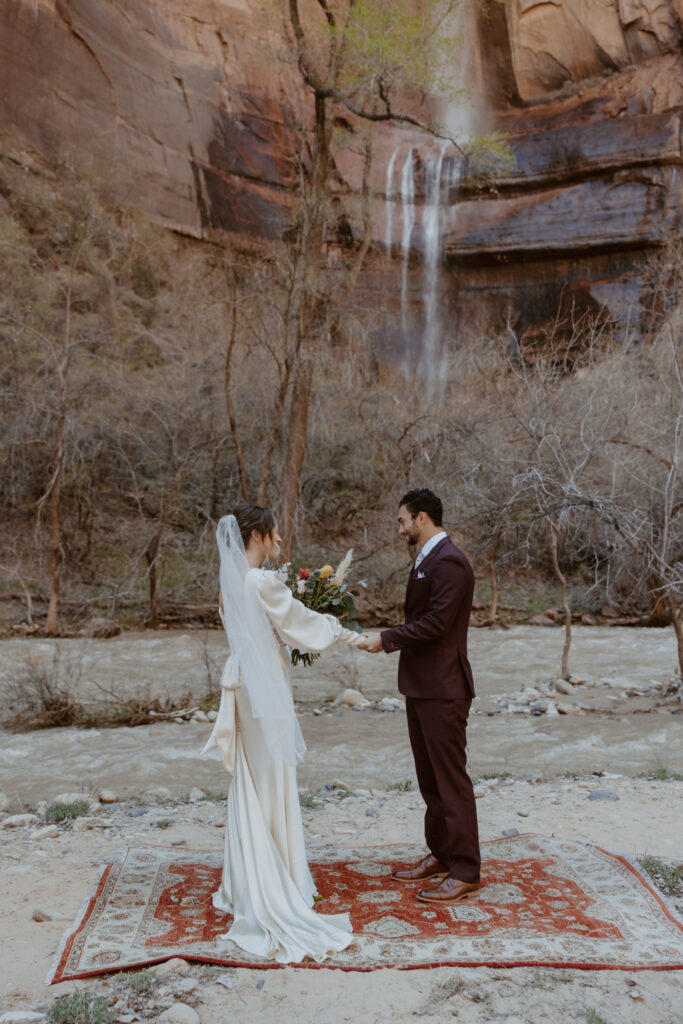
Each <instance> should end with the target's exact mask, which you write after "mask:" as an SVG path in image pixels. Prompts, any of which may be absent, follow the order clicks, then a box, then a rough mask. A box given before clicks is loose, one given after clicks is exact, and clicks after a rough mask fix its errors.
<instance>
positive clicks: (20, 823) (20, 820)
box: [2, 814, 38, 828]
mask: <svg viewBox="0 0 683 1024" xmlns="http://www.w3.org/2000/svg"><path fill="white" fill-rule="evenodd" d="M37 824H38V817H37V815H35V814H11V815H10V816H9V818H5V819H4V821H3V822H2V828H25V827H26V825H37Z"/></svg>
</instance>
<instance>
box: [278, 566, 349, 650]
mask: <svg viewBox="0 0 683 1024" xmlns="http://www.w3.org/2000/svg"><path fill="white" fill-rule="evenodd" d="M352 558H353V548H349V550H348V551H347V552H346V554H345V555H344V557H343V559H342V560H341V562H340V563H339V565H338V566H337V568H336V569H333V568H332V566H331V565H323V566H321V567H320V568H319V569H310V568H308V567H299V566H296V565H295V564H294V563H293V562H288V563H287V564H286V565H283V566H282V568H281V569H279V570H278V572H279V574H280V576H281V577H282V580H283V582H284V583H285V585H286V586H287V587H289V589H290V590H291V592H292V593H293V594H294V596H295V597H296V598H297V600H299V601H301V602H302V604H304V605H305V606H306V607H307V608H311V609H312V610H313V611H314V612H321V613H322V614H324V615H334V617H335V618H337V619H339V621H340V622H341V624H342V626H344V627H345V628H346V629H352V630H353V631H354V632H356V633H361V632H362V630H361V627H360V625H359V623H358V615H359V613H358V609H357V608H356V604H355V601H354V598H355V597H358V594H359V591H358V590H355V589H354V590H351V589H350V588H349V585H348V583H346V577H347V575H348V572H349V569H350V567H351V560H352ZM357 586H359V587H365V586H366V584H365V580H360V581H359V582H358V584H357ZM319 657H320V655H319V654H312V653H309V652H308V651H300V650H299V649H298V648H295V649H294V650H293V651H292V665H299V664H302V665H306V666H308V665H312V664H313V662H314V661H316V660H317V659H318V658H319Z"/></svg>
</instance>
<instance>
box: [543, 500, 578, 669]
mask: <svg viewBox="0 0 683 1024" xmlns="http://www.w3.org/2000/svg"><path fill="white" fill-rule="evenodd" d="M548 526H549V528H550V550H551V552H552V556H553V569H554V570H555V575H556V576H557V579H558V580H559V583H560V589H561V591H562V608H563V611H564V649H563V651H562V678H563V679H566V680H567V681H569V648H570V646H571V642H572V613H571V611H570V610H569V600H568V597H567V577H566V576H565V575H564V573H563V572H562V570H561V569H560V563H559V560H558V557H557V538H558V535H559V530H558V528H557V526H556V525H555V523H554V522H553V521H552V519H549V520H548Z"/></svg>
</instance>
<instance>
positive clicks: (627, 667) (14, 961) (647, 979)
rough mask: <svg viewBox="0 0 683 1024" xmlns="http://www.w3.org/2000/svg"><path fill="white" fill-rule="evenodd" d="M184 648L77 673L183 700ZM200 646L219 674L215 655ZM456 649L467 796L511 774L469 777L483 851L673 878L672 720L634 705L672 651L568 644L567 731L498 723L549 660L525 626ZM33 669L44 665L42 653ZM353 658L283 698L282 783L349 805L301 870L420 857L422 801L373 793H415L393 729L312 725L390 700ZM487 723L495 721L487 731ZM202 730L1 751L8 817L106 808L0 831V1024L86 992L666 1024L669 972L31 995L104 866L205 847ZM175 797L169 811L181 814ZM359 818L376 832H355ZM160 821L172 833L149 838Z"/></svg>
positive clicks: (222, 1017) (646, 642)
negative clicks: (338, 790) (655, 861)
mask: <svg viewBox="0 0 683 1024" xmlns="http://www.w3.org/2000/svg"><path fill="white" fill-rule="evenodd" d="M510 634H512V636H511V635H510ZM187 636H188V635H186V634H175V635H172V636H170V637H159V636H152V637H150V636H149V635H139V636H136V637H124V638H117V639H116V640H115V641H108V642H100V643H101V646H99V647H96V646H95V645H93V646H92V647H91V648H90V649H89V650H90V651H92V652H93V655H96V657H94V660H93V665H96V664H99V666H100V667H99V669H97V668H96V667H93V668H92V670H91V672H90V674H91V675H92V677H93V678H100V679H106V681H107V685H109V684H110V683H111V682H112V681H113V680H118V683H119V684H120V685H121V686H124V685H125V686H130V687H131V689H134V688H137V687H139V686H141V685H148V684H150V685H159V686H161V685H162V682H163V680H164V678H166V680H168V679H169V678H175V680H176V681H177V685H178V686H179V687H181V690H182V688H183V687H184V688H187V685H186V684H187V681H188V680H187V677H183V679H182V682H181V681H180V673H178V672H177V673H176V675H175V677H173V676H172V675H171V672H170V666H171V665H176V666H177V665H178V664H186V665H187V666H188V672H189V671H190V669H189V666H190V665H191V664H192V666H193V668H192V671H196V672H197V677H196V683H195V686H198V685H200V682H201V679H202V676H201V672H200V670H199V669H197V666H196V665H195V664H194V662H192V661H191V658H182V657H179V655H181V654H182V652H183V651H185V652H187V651H188V650H189V651H194V652H195V654H196V651H197V642H196V639H195V638H194V637H190V638H189V639H187ZM183 637H185V639H184V640H183V639H182V638H183ZM156 640H161V641H163V642H161V643H159V644H157V643H155V644H154V646H153V647H152V648H151V649H150V651H151V656H150V657H149V658H145V659H142V656H141V651H142V650H143V648H144V645H146V644H148V643H150V642H151V641H156ZM210 640H211V643H215V645H216V655H217V658H218V660H220V652H221V646H220V643H219V640H220V638H219V637H215V636H211V637H210ZM473 641H474V643H473V648H474V653H473V660H475V665H476V666H477V668H478V676H477V678H478V681H479V689H480V693H481V694H482V696H481V699H480V701H479V702H478V704H477V705H475V708H476V711H477V713H476V714H474V715H473V717H472V720H471V727H470V764H471V769H472V774H473V776H474V777H475V778H477V777H480V776H481V775H484V774H490V773H495V772H497V773H502V772H509V773H510V777H509V778H503V779H501V778H493V779H481V778H480V779H479V781H478V782H477V783H476V791H477V794H478V809H479V817H480V828H481V834H482V839H492V838H496V837H497V836H499V835H500V834H501V832H502V831H503V830H504V829H510V828H517V829H519V831H520V832H537V833H543V834H547V835H553V834H554V835H557V836H566V837H573V838H579V839H584V840H587V841H590V842H594V843H596V844H598V845H601V846H603V847H605V848H607V849H610V850H613V851H616V852H622V853H626V854H627V855H628V856H630V857H632V858H634V857H637V856H640V855H643V854H650V855H654V856H658V857H661V858H663V859H664V860H666V861H668V862H669V863H680V861H681V859H682V856H681V851H682V850H683V813H681V812H682V810H683V782H681V781H678V780H671V779H660V780H648V779H646V778H643V777H641V776H642V773H644V772H652V770H653V769H655V768H660V769H661V768H667V769H668V771H669V772H670V773H671V772H681V771H683V749H682V744H681V741H680V740H681V737H680V733H681V716H680V714H674V713H672V708H671V707H669V708H663V707H658V706H657V700H656V690H655V689H654V688H653V691H652V695H651V697H650V698H648V697H647V694H646V691H647V688H648V687H649V686H651V685H653V684H654V683H661V682H663V681H666V679H668V678H669V677H670V674H671V670H672V658H673V653H674V646H673V639H672V637H671V636H670V635H669V633H668V632H663V631H649V632H645V631H640V630H638V631H636V630H633V631H626V630H619V631H614V630H608V629H605V630H588V629H586V630H584V631H583V632H582V633H579V637H578V639H577V646H576V658H575V661H576V665H575V667H574V671H575V672H577V673H578V672H579V671H580V672H583V673H584V674H585V675H587V676H588V675H591V676H592V681H591V682H586V683H584V684H583V686H582V687H581V700H577V702H578V703H579V704H583V705H585V706H586V708H587V710H585V714H581V711H582V710H584V709H583V708H578V707H577V708H576V713H575V714H571V715H567V716H558V717H554V718H548V717H547V716H546V715H545V714H544V715H540V716H538V717H533V716H531V715H529V714H528V713H526V714H521V713H520V714H518V713H514V712H513V711H502V710H501V708H502V707H505V706H511V705H510V701H511V700H512V697H511V695H513V694H514V693H517V692H519V691H520V689H521V687H523V686H525V685H529V684H530V683H533V682H535V681H536V680H538V679H546V678H548V679H549V678H552V677H553V675H554V674H555V672H556V665H555V662H556V659H557V656H558V655H559V648H560V646H561V642H560V633H559V631H555V630H541V629H536V630H533V629H529V628H528V627H519V628H518V629H517V630H516V631H512V630H511V631H510V633H500V634H492V633H488V632H487V633H485V634H484V631H477V632H474V634H473ZM584 641H585V643H584ZM497 645H498V646H497ZM0 647H2V645H0ZM41 649H42V647H41V645H40V644H34V654H35V653H37V654H38V655H40V651H41ZM26 652H27V647H26V645H25V642H23V641H8V642H6V644H5V645H4V649H2V650H0V656H2V657H3V662H2V667H3V671H4V673H5V678H9V676H10V674H11V672H12V666H13V665H14V666H16V665H17V664H21V660H22V659H23V658H24V657H25V655H26ZM487 652H488V656H489V657H490V661H489V664H488V669H487V671H488V672H489V675H488V676H487V675H486V671H485V670H484V662H485V660H486V656H487ZM43 653H44V656H45V657H49V656H50V654H51V652H50V650H49V648H47V649H45V650H44V652H43ZM148 653H150V652H148ZM107 659H108V661H107ZM354 659H357V661H355V662H354V663H355V664H356V665H357V666H358V665H360V666H361V667H360V668H357V669H356V670H355V671H356V672H357V674H356V675H355V676H352V674H351V670H352V669H353V664H354V663H352V664H351V668H350V667H349V662H348V661H345V660H344V658H342V657H337V656H336V655H335V657H331V658H330V661H329V663H327V664H322V663H318V666H319V667H316V670H315V671H316V672H317V675H316V676H315V677H313V676H311V677H310V678H306V677H304V678H303V679H301V678H300V677H298V681H297V688H298V692H297V696H298V697H299V699H301V690H300V688H303V687H305V688H306V689H307V691H308V692H307V696H310V697H311V698H312V703H306V704H303V705H302V707H301V711H302V718H301V721H302V727H303V729H304V733H305V735H306V738H307V742H308V745H309V754H308V757H307V761H306V763H305V765H304V766H303V768H302V771H301V772H300V776H299V778H300V784H301V786H302V789H304V790H307V791H314V790H318V789H319V788H320V787H322V786H324V785H326V784H327V785H331V784H332V783H334V782H343V783H344V784H345V785H347V786H349V787H350V788H352V789H353V790H354V791H356V792H358V791H359V790H360V795H358V796H356V797H349V798H347V799H340V798H339V797H338V796H337V795H335V792H334V791H332V792H330V793H327V794H323V795H319V796H318V797H317V798H316V806H313V807H310V808H309V807H305V808H304V811H303V816H304V823H305V828H306V833H307V839H308V844H309V850H310V853H311V856H312V857H314V855H315V847H316V844H322V843H323V842H328V841H330V839H332V840H333V839H334V837H338V838H339V842H340V843H344V842H347V841H348V836H349V835H354V836H355V837H356V838H355V841H356V842H359V843H367V845H377V844H381V843H391V842H414V843H415V844H419V843H420V842H421V839H422V813H423V805H422V802H421V800H420V797H419V794H417V793H416V792H414V790H410V791H408V792H397V791H395V790H392V789H390V788H389V787H390V786H392V785H396V784H398V783H403V782H407V781H411V780H412V779H413V778H414V774H413V769H412V764H411V759H410V752H409V749H408V745H407V739H406V735H405V717H404V715H403V714H402V713H401V712H393V713H382V712H379V711H375V710H366V711H362V712H355V711H351V710H343V711H342V710H337V711H334V712H332V711H328V710H325V711H322V713H320V712H321V708H322V707H323V706H324V705H322V704H320V702H321V701H324V698H325V697H326V696H334V695H335V694H336V693H337V692H338V691H339V689H340V688H341V687H342V686H343V685H350V684H351V683H353V684H354V685H356V686H360V687H361V688H362V689H363V691H364V692H365V694H366V695H367V696H369V697H371V698H372V699H377V698H379V697H380V696H382V695H385V694H389V693H395V676H394V672H395V662H392V661H391V659H388V658H384V656H378V657H377V658H375V659H370V658H364V659H362V661H361V659H360V657H359V656H357V655H355V652H354ZM143 660H144V664H141V662H142V661H143ZM492 661H495V666H494V668H492V667H491V662H492ZM477 663H478V664H477ZM103 665H104V667H102V666H103ZM373 666H374V667H373ZM496 666H497V667H496ZM506 666H507V670H506V671H504V669H505V667H506ZM591 670H592V671H591ZM627 684H628V685H630V686H631V687H634V686H635V687H640V689H641V690H642V691H643V694H645V695H643V694H640V695H639V694H638V693H635V694H634V695H632V696H631V697H628V696H626V687H627ZM0 685H1V681H0ZM174 685H175V682H174ZM584 687H586V688H585V689H584ZM167 689H168V684H167ZM506 695H510V696H509V698H508V696H506ZM614 698H616V699H614ZM571 700H572V701H574V698H571ZM316 702H318V704H316ZM674 710H675V709H674ZM490 711H497V712H500V713H498V714H495V715H489V712H490ZM315 712H318V713H317V714H316V713H315ZM208 728H209V727H208V726H207V725H200V724H198V723H193V722H190V723H185V724H168V725H165V724H159V725H155V726H149V727H143V728H140V729H120V730H113V731H112V730H106V731H101V732H97V731H89V732H81V733H79V732H76V731H75V730H51V731H49V732H46V733H34V734H30V735H10V734H6V733H4V734H2V744H1V745H0V770H1V772H2V775H1V781H0V788H2V789H3V790H4V792H5V793H7V794H8V796H9V797H10V799H11V802H12V806H11V807H10V811H12V812H16V811H19V810H20V809H24V806H25V805H30V806H33V807H35V808H36V810H38V812H40V811H41V809H42V808H43V807H44V806H45V804H44V803H42V804H41V803H40V801H44V802H50V801H52V800H53V799H54V797H55V796H56V795H57V794H58V793H60V792H64V791H69V790H71V791H73V790H74V789H76V790H77V791H79V792H84V793H85V792H91V791H95V790H97V789H98V788H99V787H100V786H104V785H106V786H107V787H108V788H111V789H113V790H114V791H115V792H116V794H117V796H118V797H119V798H120V799H119V802H118V803H116V804H113V805H110V806H108V807H106V806H105V807H102V808H101V809H100V811H99V813H98V815H97V818H98V821H99V824H98V826H97V827H95V828H92V829H83V830H81V829H80V828H79V827H78V826H76V827H74V826H72V825H66V826H60V831H59V835H58V836H57V837H56V838H52V839H45V840H42V841H35V840H31V839H30V838H29V836H30V834H31V832H32V828H31V827H28V828H24V829H4V828H2V827H1V826H2V821H1V820H0V914H1V915H2V919H3V929H2V930H3V933H4V939H3V950H2V955H1V959H0V963H1V964H2V968H1V969H0V1021H2V1015H3V1013H7V1012H12V1011H14V1012H18V1011H24V1010H32V1011H34V1012H42V1011H44V1010H46V1009H47V1008H48V1007H49V1005H50V1004H51V1002H52V1000H53V999H54V998H55V997H56V996H59V995H60V994H64V993H67V992H72V991H74V990H75V989H82V988H88V989H90V990H92V991H93V992H98V993H101V994H102V995H105V996H106V997H107V999H108V1001H109V1004H110V1006H111V1007H112V1020H117V1019H119V1018H124V1017H125V1018H126V1019H127V1020H128V1024H131V1022H132V1021H133V1020H135V1019H138V1020H150V1021H155V1020H157V1019H158V1017H159V1016H160V1014H161V1012H162V1011H163V1010H164V1009H165V1007H166V1006H167V1005H169V1003H171V1002H172V1001H173V1000H174V998H177V999H180V1000H181V1001H182V1002H184V1003H186V1004H188V1005H192V1006H193V1007H194V1009H195V1010H196V1012H197V1013H198V1014H199V1018H200V1021H201V1024H213V1022H216V1024H222V1022H223V1021H225V1022H228V1021H231V1022H232V1021H238V1022H242V1021H244V1022H247V1021H249V1022H262V1021H263V1022H265V1021H278V1022H280V1021H281V1022H283V1024H289V1022H292V1024H294V1022H297V1024H301V1022H308V1021H320V1022H336V1021H346V1020H355V1021H358V1020H360V1021H371V1022H376V1024H380V1022H382V1024H383V1022H385V1021H386V1022H389V1021H391V1020H394V1021H407V1020H409V1019H413V1018H422V1019H424V1020H425V1021H443V1020H448V1019H451V1018H454V1019H460V1020H463V1021H468V1022H472V1024H479V1022H482V1024H483V1022H487V1024H488V1022H494V1024H498V1022H500V1024H540V1022H556V1021H558V1022H559V1021H586V1020H589V1021H593V1022H594V1024H600V1021H603V1022H607V1024H617V1022H618V1024H630V1022H634V1024H635V1022H638V1024H674V1022H676V1024H680V1021H681V1020H682V1019H683V1015H682V1014H681V1011H680V1005H681V998H680V992H681V984H680V982H681V976H680V972H619V971H614V972H610V971H590V972H583V971H565V970H551V969H543V970H541V969H525V968H518V969H512V970H493V969H487V968H470V969H459V970H458V969H452V968H442V969H437V970H429V971H422V970H419V971H394V970H390V971H377V972H373V973H371V974H367V975H366V974H345V973H342V972H336V971H325V970H318V971H305V970H304V971H302V970H295V969H291V968H288V969H285V970H279V971H268V972H265V973H263V972H258V971H252V970H247V969H235V970H230V971H222V972H221V971H216V970H211V969H207V968H204V967H202V966H199V965H195V966H192V967H191V968H190V975H189V976H190V977H191V978H193V979H195V980H196V981H197V986H196V987H195V989H194V991H193V992H191V993H185V994H181V993H180V992H179V991H178V985H179V981H178V976H175V975H171V976H167V977H166V978H165V979H162V978H159V979H157V980H156V981H154V982H153V984H152V985H151V986H150V989H149V991H148V992H146V993H144V994H143V995H140V996H134V995H133V994H132V993H131V990H130V987H129V982H127V981H126V980H122V979H120V978H115V977H112V978H106V977H104V978H101V979H94V980H90V981H87V982H78V983H64V984H62V985H59V986H53V987H52V988H50V989H47V988H46V987H45V985H44V980H43V979H44V977H45V974H46V973H47V970H48V968H49V965H50V963H51V960H52V957H53V954H54V951H55V949H56V947H57V944H58V942H59V939H60V936H61V935H62V933H63V931H64V929H65V927H67V926H68V925H69V922H70V920H72V919H73V917H74V915H75V914H76V913H77V911H78V910H79V907H80V906H81V904H82V902H83V900H84V898H85V897H86V896H87V895H88V893H89V891H90V889H91V888H92V886H93V885H94V883H95V881H96V879H97V877H98V875H99V871H100V869H101V865H102V864H103V863H105V862H106V861H107V860H108V859H109V858H110V857H111V856H112V854H114V853H115V852H117V851H118V850H120V849H121V848H122V847H124V846H126V845H133V844H136V843H150V842H151V843H157V844H158V843H161V844H163V845H171V844H173V843H178V844H187V845H188V846H190V845H191V846H193V847H196V848H205V849H220V848H221V847H222V842H223V831H222V825H223V818H224V803H223V800H222V799H218V798H216V799H212V800H195V801H194V802H188V800H187V794H188V793H189V790H190V788H191V787H192V786H200V787H201V788H202V789H203V790H204V791H205V792H207V793H211V794H216V795H218V794H224V793H225V791H226V789H227V776H226V775H225V774H224V773H223V772H222V769H221V768H220V765H219V764H217V763H216V762H215V761H212V760H210V759H208V760H207V759H203V760H200V759H199V756H198V752H199V749H200V747H201V744H202V742H203V741H204V739H205V737H206V734H207V729H208ZM594 772H601V773H602V774H599V775H598V774H593V773H594ZM159 785H162V786H164V787H165V788H166V793H165V794H164V793H157V795H156V796H154V794H153V793H149V794H148V796H147V797H143V802H142V803H141V804H140V805H139V808H138V803H136V802H134V801H132V800H131V799H129V798H132V797H135V796H136V795H138V794H141V793H144V791H145V790H148V788H149V787H150V786H159ZM597 788H601V789H609V790H610V791H612V792H613V793H614V794H615V795H616V796H618V798H619V799H618V800H617V801H610V802H602V801H600V802H593V801H590V800H589V799H588V796H589V794H590V792H591V791H592V790H594V789H597ZM183 794H184V799H179V797H180V796H181V795H183ZM126 798H128V799H126ZM138 809H142V810H144V814H139V813H137V811H138ZM367 810H371V811H373V812H376V813H377V815H378V816H377V817H374V816H373V817H370V816H368V815H367V814H366V811H367ZM131 811H136V816H132V815H131ZM158 821H168V822H170V824H169V825H168V826H167V827H165V828H163V829H160V828H158V827H157V826H156V824H155V823H156V822H158ZM36 906H46V907H49V908H51V909H53V910H55V911H58V912H60V913H62V914H64V915H65V917H66V918H67V919H68V920H53V921H46V922H42V923H37V922H35V921H33V920H32V912H33V910H34V908H35V907H36ZM224 976H227V978H226V977H224ZM219 977H223V980H228V981H229V982H230V984H231V988H229V989H226V988H225V987H224V986H223V985H221V984H219V983H218V981H217V979H218V978H219ZM130 1014H133V1016H130ZM10 1019H11V1018H10ZM35 1019H36V1020H39V1019H40V1018H35ZM124 1024H125V1022H124Z"/></svg>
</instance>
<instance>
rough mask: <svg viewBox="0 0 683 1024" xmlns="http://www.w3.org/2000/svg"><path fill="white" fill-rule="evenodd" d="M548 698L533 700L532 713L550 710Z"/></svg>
mask: <svg viewBox="0 0 683 1024" xmlns="http://www.w3.org/2000/svg"><path fill="white" fill-rule="evenodd" d="M548 703H549V702H548V701H547V700H534V701H532V702H531V714H532V715H543V714H545V712H546V711H547V710H548Z"/></svg>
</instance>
